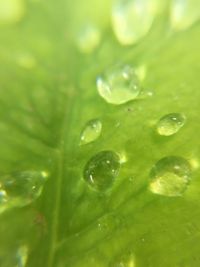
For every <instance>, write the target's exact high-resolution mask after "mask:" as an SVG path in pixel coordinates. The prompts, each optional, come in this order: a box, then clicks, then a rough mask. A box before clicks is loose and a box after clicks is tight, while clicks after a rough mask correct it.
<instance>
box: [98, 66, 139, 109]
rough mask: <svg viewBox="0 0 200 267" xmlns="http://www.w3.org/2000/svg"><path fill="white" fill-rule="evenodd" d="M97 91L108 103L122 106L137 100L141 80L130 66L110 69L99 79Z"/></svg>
mask: <svg viewBox="0 0 200 267" xmlns="http://www.w3.org/2000/svg"><path fill="white" fill-rule="evenodd" d="M97 89H98V92H99V94H100V96H101V97H103V98H104V99H105V100H106V101H107V102H108V103H111V104H116V105H120V104H123V103H126V102H128V101H130V100H133V99H135V98H136V97H137V96H138V94H139V92H140V86H139V80H138V77H137V75H136V74H135V71H134V70H133V68H131V67H130V66H129V65H123V66H121V65H118V66H114V67H112V68H110V69H108V70H107V71H106V72H105V73H104V74H103V75H102V76H99V77H98V78H97Z"/></svg>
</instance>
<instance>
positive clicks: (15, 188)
mask: <svg viewBox="0 0 200 267" xmlns="http://www.w3.org/2000/svg"><path fill="white" fill-rule="evenodd" d="M47 177H48V174H47V172H45V171H40V172H39V171H22V172H14V173H11V174H9V175H4V176H2V177H0V192H1V195H2V196H3V197H4V199H5V200H4V201H3V202H2V201H1V202H0V213H1V212H3V211H4V210H6V209H8V208H11V207H23V206H26V205H29V204H30V203H32V202H33V201H34V200H36V199H37V198H38V197H39V196H40V194H41V193H42V189H43V186H44V183H45V182H46V180H47Z"/></svg>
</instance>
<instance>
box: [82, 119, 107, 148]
mask: <svg viewBox="0 0 200 267" xmlns="http://www.w3.org/2000/svg"><path fill="white" fill-rule="evenodd" d="M101 130H102V123H101V121H100V120H99V119H94V120H90V121H88V122H87V123H86V125H85V127H84V128H83V131H82V133H81V138H80V139H81V140H80V145H85V144H88V143H91V142H93V141H95V140H96V139H98V138H99V136H100V135H101Z"/></svg>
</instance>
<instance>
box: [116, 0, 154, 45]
mask: <svg viewBox="0 0 200 267" xmlns="http://www.w3.org/2000/svg"><path fill="white" fill-rule="evenodd" d="M157 5H158V2H157V1H155V0H116V1H115V2H114V5H113V9H112V24H113V30H114V32H115V34H116V37H117V39H118V40H119V42H120V43H121V44H122V45H130V44H134V43H135V42H137V41H139V40H140V39H141V38H142V37H143V36H145V35H146V34H147V33H148V31H149V30H150V28H151V26H152V23H153V20H154V17H155V13H156V10H157Z"/></svg>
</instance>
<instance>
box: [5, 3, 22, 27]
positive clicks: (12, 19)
mask: <svg viewBox="0 0 200 267" xmlns="http://www.w3.org/2000/svg"><path fill="white" fill-rule="evenodd" d="M24 13H25V3H24V0H1V1H0V24H7V23H16V22H18V21H20V20H21V19H22V17H23V16H24Z"/></svg>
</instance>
